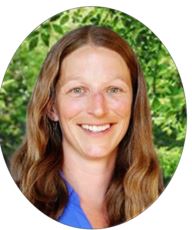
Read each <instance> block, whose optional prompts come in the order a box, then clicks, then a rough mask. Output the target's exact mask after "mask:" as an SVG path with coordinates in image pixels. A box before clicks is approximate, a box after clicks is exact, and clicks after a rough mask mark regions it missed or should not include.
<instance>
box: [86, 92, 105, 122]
mask: <svg viewBox="0 0 192 230" xmlns="http://www.w3.org/2000/svg"><path fill="white" fill-rule="evenodd" d="M88 113H89V114H91V115H94V116H96V117H102V116H104V115H105V114H106V113H107V103H106V98H105V95H103V94H102V93H101V92H98V93H93V94H92V95H91V96H90V98H89V105H88Z"/></svg>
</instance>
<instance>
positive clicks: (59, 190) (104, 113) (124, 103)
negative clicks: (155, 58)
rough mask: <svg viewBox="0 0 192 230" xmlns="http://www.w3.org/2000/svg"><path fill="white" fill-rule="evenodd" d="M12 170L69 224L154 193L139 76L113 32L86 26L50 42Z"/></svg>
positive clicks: (102, 217)
mask: <svg viewBox="0 0 192 230" xmlns="http://www.w3.org/2000/svg"><path fill="white" fill-rule="evenodd" d="M11 172H12V175H13V178H14V179H15V181H16V183H17V184H18V186H19V188H20V189H21V191H22V192H23V193H24V194H25V196H26V197H27V198H28V199H29V200H30V201H31V202H32V203H33V204H34V205H35V206H36V207H37V208H38V209H40V210H41V211H42V212H44V213H45V214H47V215H48V216H50V217H52V218H53V219H55V220H58V221H59V222H61V223H63V224H67V225H70V226H73V227H79V228H103V227H110V226H114V225H117V224H120V223H122V222H124V221H127V220H130V219H131V218H133V217H134V216H136V215H138V214H139V213H141V212H142V211H143V210H144V209H145V208H147V207H148V206H149V205H150V204H151V203H152V202H154V201H155V200H156V199H157V197H158V196H159V194H160V193H161V192H162V189H163V185H162V176H161V172H160V169H159V164H158V161H157V157H156V154H155V151H154V148H153V143H152V131H151V118H150V111H149V106H148V102H147V96H146V87H145V81H144V77H143V75H142V72H141V69H140V66H139V63H138V61H137V59H136V57H135V55H134V53H133V51H132V50H131V48H130V47H129V45H128V44H127V43H126V42H125V41H124V40H123V39H122V38H121V37H120V36H119V35H118V34H116V33H115V32H113V31H112V30H110V29H108V28H104V27H97V26H85V27H81V28H79V29H76V30H74V31H71V32H70V33H68V34H66V35H65V36H64V37H63V38H61V39H60V40H59V41H58V42H57V43H56V44H55V45H54V46H53V47H52V49H51V50H50V52H49V54H48V56H47V58H46V60H45V62H44V64H43V66H42V69H41V72H40V75H39V78H38V80H37V83H36V86H35V88H34V91H33V95H32V98H31V101H30V104H29V107H28V116H27V133H26V138H25V141H24V143H23V145H22V146H21V147H20V149H18V151H17V152H16V154H15V155H14V157H13V159H12V163H11Z"/></svg>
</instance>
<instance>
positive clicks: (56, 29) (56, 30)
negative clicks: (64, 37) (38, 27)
mask: <svg viewBox="0 0 192 230" xmlns="http://www.w3.org/2000/svg"><path fill="white" fill-rule="evenodd" d="M53 29H54V30H55V32H57V33H59V34H63V30H62V28H61V26H59V25H57V24H53Z"/></svg>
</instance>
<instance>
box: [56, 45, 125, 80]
mask: <svg viewBox="0 0 192 230" xmlns="http://www.w3.org/2000/svg"><path fill="white" fill-rule="evenodd" d="M125 75H129V68H128V66H127V64H126V62H125V61H124V59H123V58H122V57H121V55H120V54H118V53H117V52H115V51H113V50H110V49H108V48H105V47H98V46H92V45H86V46H83V47H81V48H78V49H77V50H75V51H74V52H72V53H71V54H69V55H68V56H67V57H66V58H64V60H63V61H62V64H61V71H60V78H61V79H60V80H62V81H64V82H66V81H69V80H79V79H81V78H82V77H86V76H89V78H93V79H95V78H97V79H99V77H101V76H102V77H103V78H104V77H106V79H109V78H111V80H112V79H114V78H120V79H121V78H122V76H125Z"/></svg>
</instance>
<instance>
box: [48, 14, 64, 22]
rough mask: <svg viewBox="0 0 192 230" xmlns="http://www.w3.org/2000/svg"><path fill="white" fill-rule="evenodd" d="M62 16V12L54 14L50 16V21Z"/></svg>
mask: <svg viewBox="0 0 192 230" xmlns="http://www.w3.org/2000/svg"><path fill="white" fill-rule="evenodd" d="M60 16H61V13H59V14H56V15H55V16H53V17H51V18H50V21H51V22H53V21H56V20H57V19H59V18H60Z"/></svg>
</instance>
